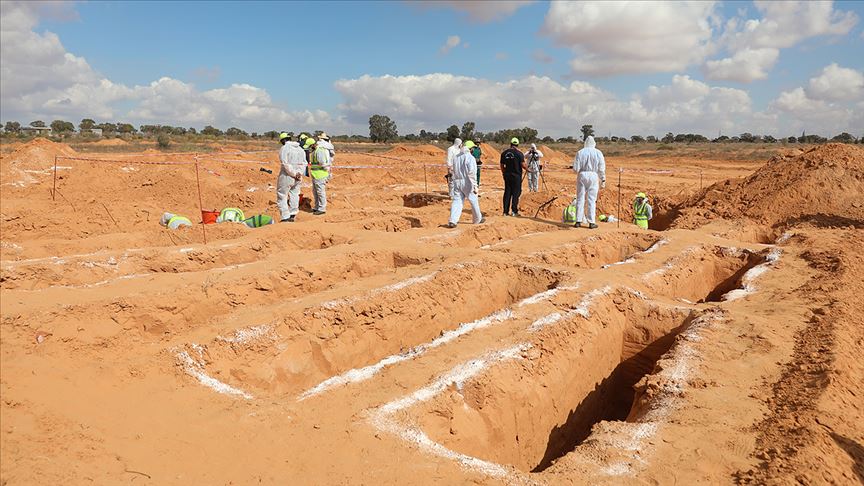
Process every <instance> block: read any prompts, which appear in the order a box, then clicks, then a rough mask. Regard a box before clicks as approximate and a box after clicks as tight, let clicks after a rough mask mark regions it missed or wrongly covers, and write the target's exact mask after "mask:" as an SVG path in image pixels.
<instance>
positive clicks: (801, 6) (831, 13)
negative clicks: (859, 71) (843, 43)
mask: <svg viewBox="0 0 864 486" xmlns="http://www.w3.org/2000/svg"><path fill="white" fill-rule="evenodd" d="M754 4H755V6H756V10H758V11H759V13H760V14H762V18H760V19H748V20H744V19H743V18H740V19H732V20H731V21H730V23H729V24H728V26H729V28H727V31H726V32H725V33H724V42H726V43H727V44H728V45H729V47H730V48H731V49H733V50H739V49H745V48H750V49H757V48H761V47H773V48H786V47H792V46H794V45H795V44H797V43H799V42H801V41H802V40H805V39H808V38H810V37H817V36H823V35H845V34H848V33H849V31H850V30H851V29H852V27H854V26H855V24H856V23H857V22H858V16H857V15H855V13H854V12H851V11H849V12H841V11H838V10H835V9H834V5H833V2H830V1H808V0H805V1H783V2H777V1H757V2H754Z"/></svg>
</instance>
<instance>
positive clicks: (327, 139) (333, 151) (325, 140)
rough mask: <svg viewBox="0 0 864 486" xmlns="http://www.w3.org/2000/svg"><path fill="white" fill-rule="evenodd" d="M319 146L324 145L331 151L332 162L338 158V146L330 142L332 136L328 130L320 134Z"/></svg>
mask: <svg viewBox="0 0 864 486" xmlns="http://www.w3.org/2000/svg"><path fill="white" fill-rule="evenodd" d="M318 146H319V147H324V148H326V149H327V151H328V152H330V162H331V163H332V162H333V160H334V159H335V158H336V148H335V147H334V146H333V144H332V143H330V137H329V136H328V135H327V132H321V133H320V134H319V135H318Z"/></svg>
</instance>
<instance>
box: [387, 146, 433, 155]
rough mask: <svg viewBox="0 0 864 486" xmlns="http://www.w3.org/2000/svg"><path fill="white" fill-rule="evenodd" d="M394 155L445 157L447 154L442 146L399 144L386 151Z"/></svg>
mask: <svg viewBox="0 0 864 486" xmlns="http://www.w3.org/2000/svg"><path fill="white" fill-rule="evenodd" d="M385 154H386V155H390V156H393V157H443V156H445V155H446V154H447V152H445V151H444V150H441V149H440V148H438V147H436V146H434V145H429V144H423V145H397V146H395V147H393V148H392V149H390V150H388V151H387V152H385Z"/></svg>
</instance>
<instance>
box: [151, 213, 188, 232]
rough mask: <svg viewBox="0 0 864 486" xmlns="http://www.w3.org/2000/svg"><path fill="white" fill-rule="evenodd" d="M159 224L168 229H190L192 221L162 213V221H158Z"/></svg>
mask: <svg viewBox="0 0 864 486" xmlns="http://www.w3.org/2000/svg"><path fill="white" fill-rule="evenodd" d="M159 224H161V225H162V226H165V227H166V228H168V229H177V228H179V227H181V226H189V227H190V228H191V227H192V221H189V218H187V217H185V216H178V215H176V214H173V213H164V214H162V219H160V220H159Z"/></svg>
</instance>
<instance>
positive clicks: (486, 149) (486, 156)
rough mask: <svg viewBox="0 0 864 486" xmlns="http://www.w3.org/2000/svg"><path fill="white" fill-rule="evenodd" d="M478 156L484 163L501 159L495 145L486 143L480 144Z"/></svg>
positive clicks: (496, 161)
mask: <svg viewBox="0 0 864 486" xmlns="http://www.w3.org/2000/svg"><path fill="white" fill-rule="evenodd" d="M480 153H481V155H480V158H481V160H483V162H484V163H490V162H491V163H498V161H499V160H501V152H499V151H497V150H495V147H493V146H491V145H489V144H488V143H485V142H484V143H481V144H480Z"/></svg>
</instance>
